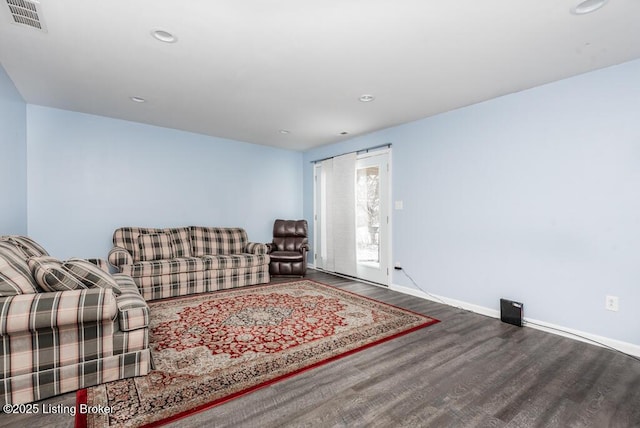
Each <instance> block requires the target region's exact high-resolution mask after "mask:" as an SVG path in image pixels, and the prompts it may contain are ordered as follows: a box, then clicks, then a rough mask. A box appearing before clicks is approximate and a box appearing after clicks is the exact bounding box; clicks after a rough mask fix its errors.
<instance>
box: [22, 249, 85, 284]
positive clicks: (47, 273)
mask: <svg viewBox="0 0 640 428" xmlns="http://www.w3.org/2000/svg"><path fill="white" fill-rule="evenodd" d="M27 264H28V265H29V268H30V269H31V273H32V274H33V278H34V279H35V281H36V283H37V284H38V285H39V286H40V288H42V289H43V290H44V291H49V292H51V291H66V290H77V289H81V288H87V287H86V286H85V285H84V283H83V282H82V281H80V280H79V279H78V278H77V277H76V276H75V275H73V274H71V273H70V272H69V271H67V270H66V269H64V268H63V267H62V262H61V261H60V260H58V259H56V258H54V257H50V256H42V257H30V258H29V259H28V260H27Z"/></svg>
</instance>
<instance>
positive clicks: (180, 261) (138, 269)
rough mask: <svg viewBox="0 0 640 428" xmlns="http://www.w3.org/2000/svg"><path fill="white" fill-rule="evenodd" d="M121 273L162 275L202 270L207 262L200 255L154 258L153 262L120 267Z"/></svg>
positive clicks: (141, 275) (135, 276)
mask: <svg viewBox="0 0 640 428" xmlns="http://www.w3.org/2000/svg"><path fill="white" fill-rule="evenodd" d="M120 268H121V269H122V272H121V273H124V274H125V275H129V276H131V277H134V278H140V277H143V276H160V275H168V274H172V273H180V272H200V271H203V270H204V269H205V263H204V261H203V260H202V258H200V257H181V258H175V259H171V260H154V261H151V262H137V263H134V264H132V265H124V266H121V267H120Z"/></svg>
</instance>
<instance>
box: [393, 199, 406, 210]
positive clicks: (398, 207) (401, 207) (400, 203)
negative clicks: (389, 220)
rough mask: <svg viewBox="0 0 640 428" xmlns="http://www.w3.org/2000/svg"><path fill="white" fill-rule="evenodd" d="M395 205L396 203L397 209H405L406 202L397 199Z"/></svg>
mask: <svg viewBox="0 0 640 428" xmlns="http://www.w3.org/2000/svg"><path fill="white" fill-rule="evenodd" d="M395 205H396V209H397V210H402V209H404V202H402V201H396V204H395Z"/></svg>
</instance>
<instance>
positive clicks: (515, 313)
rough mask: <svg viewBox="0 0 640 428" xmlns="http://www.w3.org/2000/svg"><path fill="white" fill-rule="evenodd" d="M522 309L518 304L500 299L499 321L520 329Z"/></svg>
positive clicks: (520, 304) (521, 305)
mask: <svg viewBox="0 0 640 428" xmlns="http://www.w3.org/2000/svg"><path fill="white" fill-rule="evenodd" d="M522 307H523V304H522V303H520V302H514V301H513V300H507V299H500V319H501V320H502V322H506V323H508V324H513V325H517V326H518V327H522Z"/></svg>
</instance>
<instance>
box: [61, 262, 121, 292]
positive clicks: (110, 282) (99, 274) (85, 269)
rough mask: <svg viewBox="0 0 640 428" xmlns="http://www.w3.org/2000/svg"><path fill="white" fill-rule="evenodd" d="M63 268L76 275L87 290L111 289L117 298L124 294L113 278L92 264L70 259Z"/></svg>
mask: <svg viewBox="0 0 640 428" xmlns="http://www.w3.org/2000/svg"><path fill="white" fill-rule="evenodd" d="M62 268H63V269H65V270H66V271H68V272H69V273H70V274H72V275H74V276H75V277H76V278H77V279H79V280H80V281H81V282H82V284H84V285H85V286H86V287H87V288H105V289H108V288H110V289H112V290H113V293H114V294H115V295H116V296H118V295H120V294H122V290H120V287H119V286H118V284H117V283H116V281H115V280H114V279H113V277H112V276H111V275H110V274H108V273H106V272H105V271H103V270H102V269H100V268H99V267H98V266H96V265H94V264H93V263H91V262H88V261H86V260H82V259H69V260H67V261H66V262H64V263H63V264H62Z"/></svg>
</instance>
